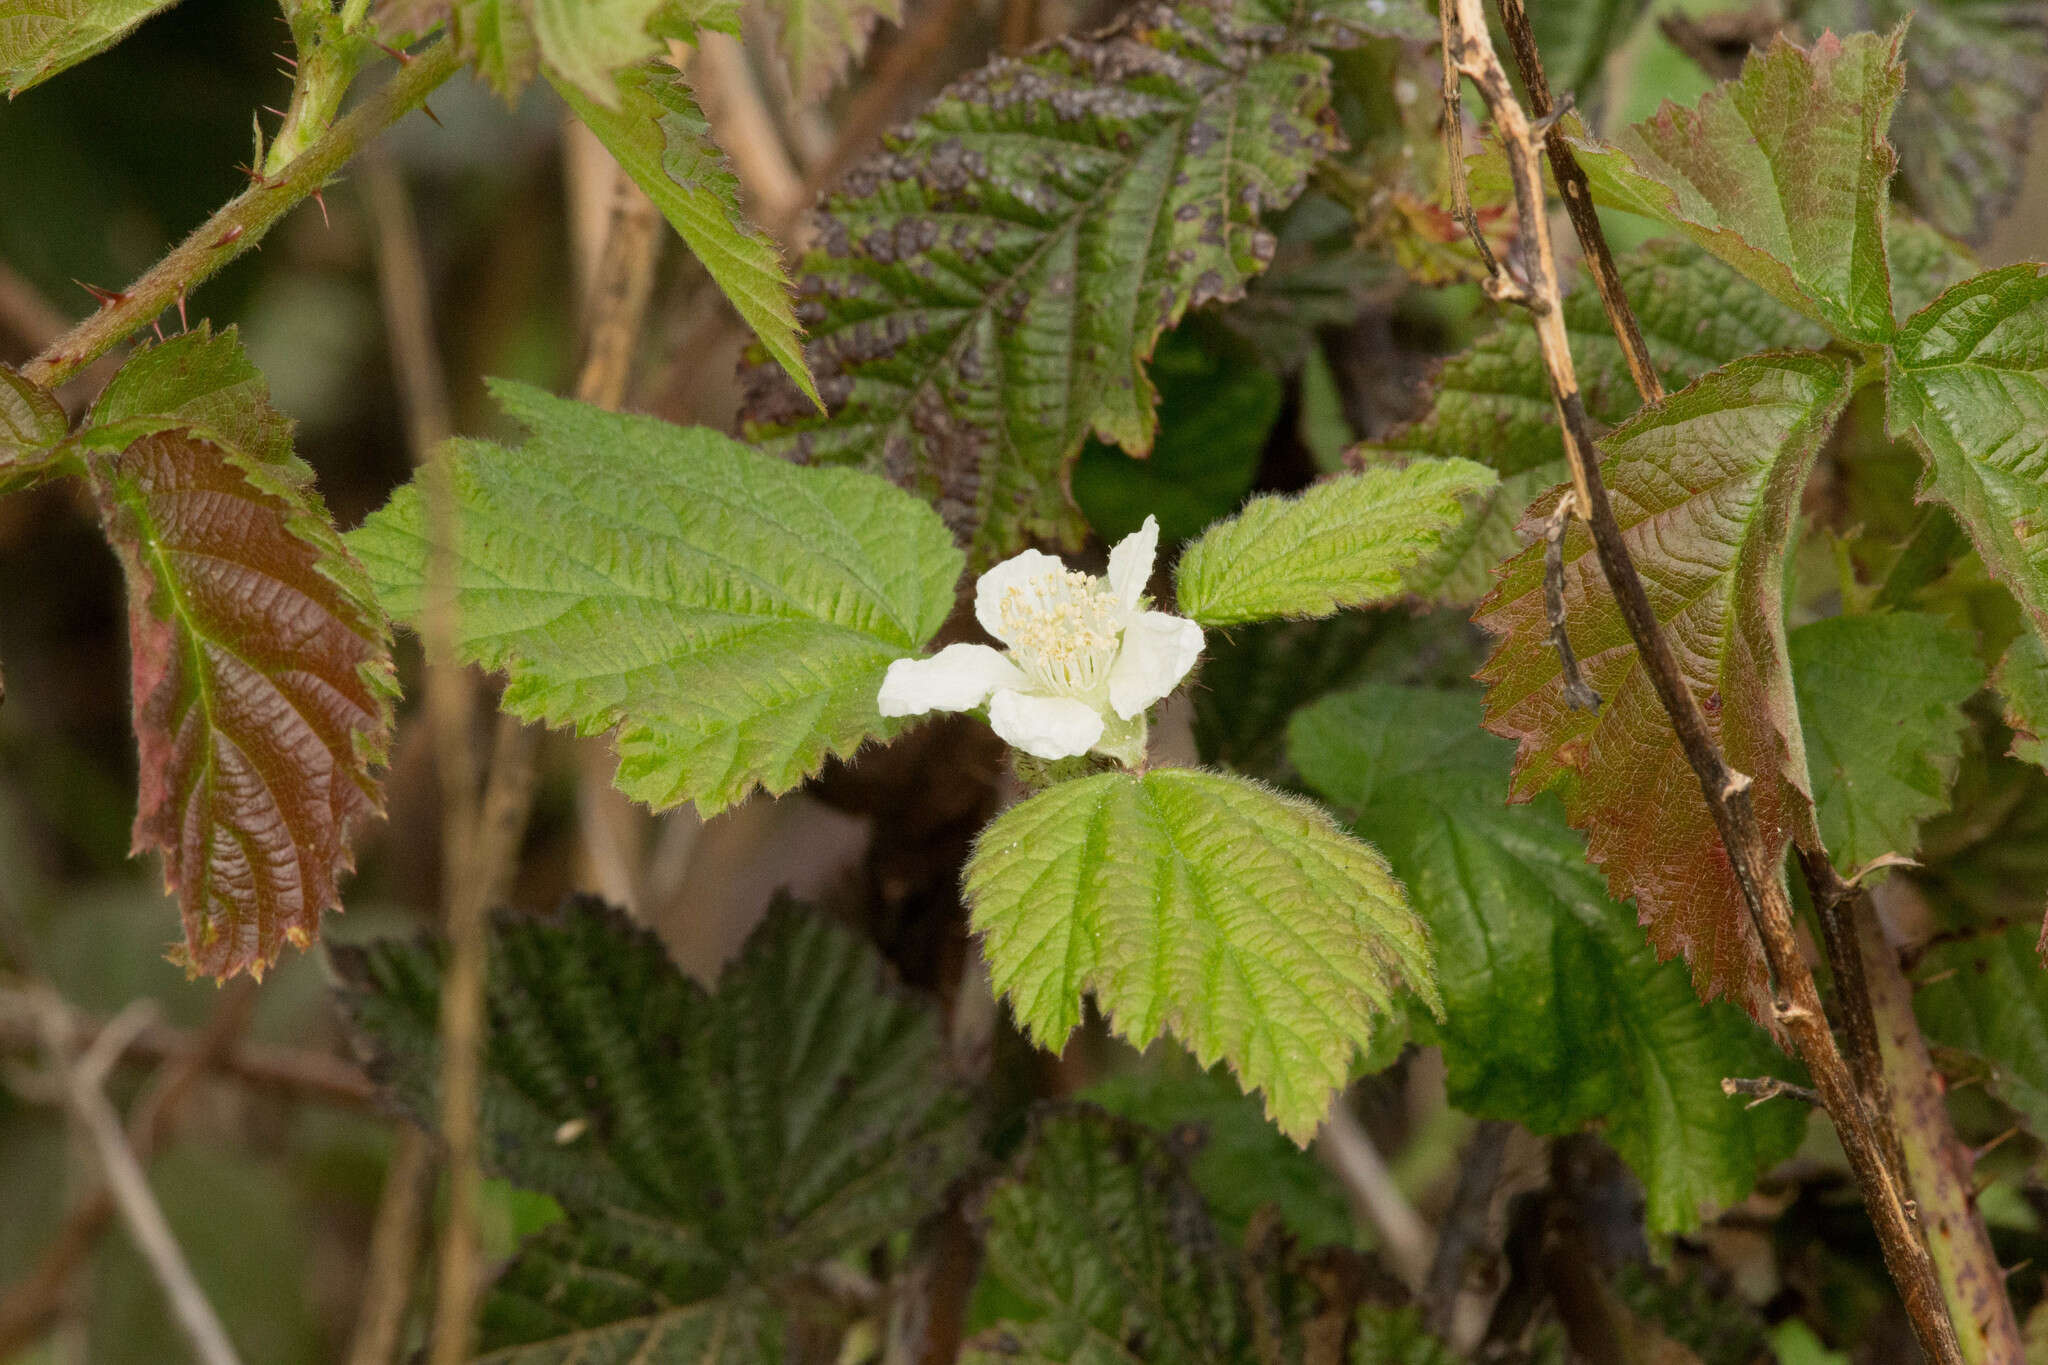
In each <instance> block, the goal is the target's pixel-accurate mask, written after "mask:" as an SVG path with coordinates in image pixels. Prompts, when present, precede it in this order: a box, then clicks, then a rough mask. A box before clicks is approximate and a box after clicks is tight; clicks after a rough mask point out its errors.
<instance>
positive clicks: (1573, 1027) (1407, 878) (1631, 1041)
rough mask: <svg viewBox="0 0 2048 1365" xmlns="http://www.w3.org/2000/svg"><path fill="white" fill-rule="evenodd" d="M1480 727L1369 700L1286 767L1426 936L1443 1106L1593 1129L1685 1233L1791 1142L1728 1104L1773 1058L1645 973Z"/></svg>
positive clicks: (1576, 856) (1416, 698)
mask: <svg viewBox="0 0 2048 1365" xmlns="http://www.w3.org/2000/svg"><path fill="white" fill-rule="evenodd" d="M1478 719H1479V705H1478V699H1477V698H1476V697H1474V696H1472V695H1470V694H1469V693H1462V692H1451V691H1439V690H1424V689H1421V688H1402V687H1386V686H1377V685H1375V686H1370V687H1364V688H1360V689H1358V690H1357V691H1353V692H1345V693H1340V694H1338V695H1336V696H1332V697H1326V698H1324V699H1323V700H1322V701H1320V702H1318V703H1316V704H1315V705H1314V706H1312V707H1310V708H1308V709H1306V710H1304V711H1301V712H1299V713H1298V714H1297V715H1296V716H1295V719H1294V722H1293V724H1292V726H1291V727H1290V731H1289V751H1290V753H1291V755H1292V757H1293V760H1294V764H1295V767H1296V768H1297V769H1299V770H1300V772H1301V774H1302V776H1303V778H1304V779H1305V780H1306V781H1307V782H1308V783H1309V784H1310V785H1311V786H1313V787H1315V788H1316V789H1317V790H1318V791H1320V792H1322V793H1323V794H1324V795H1325V796H1327V797H1329V798H1330V800H1331V801H1333V802H1334V803H1336V804H1337V805H1338V806H1340V807H1342V808H1343V809H1345V810H1347V811H1349V812H1350V813H1351V815H1352V827H1353V828H1354V829H1355V830H1356V831H1357V832H1358V833H1359V834H1360V835H1361V836H1363V837H1366V838H1370V839H1372V840H1373V841H1374V842H1375V843H1377V844H1378V845H1379V846H1380V847H1381V848H1383V849H1384V850H1385V851H1386V854H1387V858H1388V861H1389V862H1390V863H1392V865H1393V868H1394V871H1395V872H1396V873H1397V874H1398V875H1399V876H1400V878H1401V880H1402V882H1403V883H1404V884H1405V885H1406V886H1407V887H1408V892H1409V895H1410V896H1411V897H1412V898H1413V900H1414V903H1415V909H1416V913H1417V914H1419V915H1421V916H1422V918H1423V920H1424V921H1425V922H1426V923H1427V924H1428V925H1429V929H1430V938H1431V941H1432V942H1433V943H1434V944H1435V946H1436V951H1437V973H1438V981H1439V983H1440V984H1441V987H1442V990H1443V995H1444V1022H1443V1023H1442V1024H1440V1025H1438V1026H1437V1027H1436V1029H1435V1033H1434V1036H1435V1038H1436V1039H1437V1040H1438V1041H1439V1042H1440V1043H1441V1045H1442V1047H1443V1050H1444V1061H1445V1063H1446V1065H1448V1067H1449V1068H1450V1088H1451V1100H1452V1102H1453V1103H1455V1104H1456V1105H1458V1107H1460V1108H1461V1109H1466V1110H1469V1111H1470V1112H1472V1113H1475V1114H1479V1115H1483V1116H1486V1117H1493V1118H1505V1119H1513V1120H1515V1121H1516V1122H1518V1123H1522V1124H1525V1125H1527V1126H1528V1127H1530V1128H1532V1129H1534V1130H1535V1131H1537V1132H1540V1133H1562V1132H1570V1131H1572V1130H1574V1129H1576V1128H1578V1127H1580V1126H1582V1125H1584V1124H1586V1123H1588V1122H1592V1121H1594V1120H1601V1121H1603V1122H1604V1128H1603V1134H1604V1136H1605V1137H1606V1139H1607V1140H1608V1141H1609V1142H1611V1143H1613V1144H1614V1146H1615V1149H1616V1150H1617V1151H1619V1152H1620V1153H1621V1155H1622V1157H1623V1158H1624V1159H1625V1160H1627V1162H1628V1163H1629V1165H1630V1166H1631V1167H1633V1168H1634V1170H1635V1172H1636V1174H1637V1175H1638V1176H1639V1177H1641V1179H1642V1182H1643V1188H1644V1190H1645V1192H1646V1194H1647V1196H1648V1199H1649V1219H1650V1224H1651V1226H1652V1227H1653V1228H1655V1229H1657V1230H1658V1231H1661V1232H1669V1231H1679V1230H1684V1229H1688V1228H1691V1227H1694V1226H1696V1225H1697V1224H1698V1223H1699V1220H1700V1216H1701V1211H1702V1209H1704V1208H1706V1207H1708V1206H1722V1207H1725V1206H1727V1205H1729V1204H1732V1203H1734V1202H1736V1201H1738V1200H1740V1199H1741V1198H1742V1197H1743V1196H1745V1195H1746V1194H1748V1192H1749V1190H1750V1188H1751V1186H1753V1185H1754V1184H1755V1182H1756V1177H1757V1173H1758V1172H1759V1171H1760V1170H1762V1169H1764V1168H1766V1167H1768V1166H1769V1165H1771V1164H1772V1163H1774V1162H1776V1161H1778V1160H1780V1159H1782V1158H1784V1157H1786V1156H1788V1155H1790V1154H1791V1152H1792V1150H1793V1149H1794V1148H1795V1147H1796V1146H1797V1145H1798V1143H1799V1138H1800V1134H1801V1133H1802V1131H1803V1130H1804V1126H1805V1125H1804V1123H1803V1121H1802V1116H1801V1115H1800V1114H1799V1113H1797V1112H1796V1111H1792V1110H1789V1109H1788V1108H1786V1107H1780V1108H1778V1109H1776V1110H1772V1109H1770V1108H1768V1107H1766V1108H1764V1109H1747V1108H1744V1107H1743V1106H1742V1105H1740V1104H1739V1103H1737V1102H1735V1101H1731V1100H1730V1099H1729V1098H1728V1097H1727V1096H1726V1095H1724V1094H1723V1093H1722V1091H1721V1079H1722V1077H1724V1076H1746V1075H1756V1074H1762V1073H1770V1072H1773V1071H1776V1070H1777V1069H1779V1068H1780V1067H1781V1066H1782V1065H1783V1062H1782V1059H1781V1057H1780V1055H1779V1054H1778V1053H1777V1052H1776V1050H1775V1049H1774V1048H1772V1046H1771V1044H1770V1040H1769V1039H1768V1038H1767V1037H1766V1036H1765V1035H1764V1033H1763V1032H1762V1030H1760V1029H1758V1028H1757V1027H1756V1025H1754V1024H1753V1023H1751V1022H1750V1021H1749V1020H1748V1019H1747V1018H1745V1017H1744V1016H1743V1014H1742V1012H1741V1011H1740V1010H1738V1009H1736V1008H1735V1007H1734V1006H1732V1005H1729V1004H1726V1003H1717V1004H1712V1005H1707V1004H1702V1003H1700V1001H1699V1000H1698V999H1697V998H1695V997H1694V995H1693V992H1692V988H1691V986H1690V984H1689V983H1688V982H1687V980H1686V973H1685V969H1684V968H1683V967H1681V966H1680V965H1679V964H1677V963H1675V962H1662V963H1660V962H1658V961H1656V959H1655V957H1654V955H1653V954H1652V952H1651V950H1650V948H1649V945H1647V944H1646V943H1645V942H1644V941H1643V933H1642V930H1641V929H1640V928H1639V927H1638V926H1637V924H1636V917H1635V915H1634V913H1633V912H1631V911H1630V910H1629V909H1628V908H1627V907H1626V906H1623V905H1620V904H1617V903H1616V902H1615V901H1613V900H1611V899H1610V898H1609V897H1608V896H1607V895H1606V894H1605V892H1604V890H1603V888H1602V886H1601V878H1600V875H1599V873H1598V872H1596V871H1595V870H1593V869H1592V868H1590V867H1588V866H1587V865H1586V861H1585V847H1584V843H1583V841H1582V840H1581V839H1580V838H1579V836H1578V835H1576V834H1574V833H1573V832H1572V831H1571V830H1570V829H1568V828H1566V826H1565V823H1564V819H1563V813H1562V811H1561V810H1560V809H1559V807H1558V805H1557V803H1556V801H1555V799H1554V798H1553V797H1551V796H1549V795H1547V794H1546V795H1543V796H1540V797H1538V798H1537V799H1536V800H1535V801H1534V802H1533V803H1531V804H1529V805H1525V806H1509V805H1507V804H1506V797H1507V793H1508V782H1507V775H1508V767H1509V763H1510V760H1511V758H1512V754H1511V752H1510V746H1509V745H1508V744H1507V743H1506V741H1504V740H1500V739H1497V738H1495V737H1494V736H1492V735H1489V734H1487V733H1485V732H1484V731H1483V730H1481V729H1479V727H1478V724H1477V722H1478Z"/></svg>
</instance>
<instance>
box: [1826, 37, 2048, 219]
mask: <svg viewBox="0 0 2048 1365" xmlns="http://www.w3.org/2000/svg"><path fill="white" fill-rule="evenodd" d="M1799 17H1800V19H1801V20H1802V21H1803V23H1804V24H1805V26H1806V28H1807V31H1808V32H1812V33H1818V32H1820V31H1821V30H1823V29H1833V30H1834V31H1835V32H1836V33H1848V32H1852V31H1855V30H1858V29H1889V28H1891V27H1893V26H1894V25H1896V24H1898V23H1899V22H1900V21H1902V20H1905V19H1907V18H1909V17H1910V18H1911V21H1912V23H1911V27H1909V28H1908V29H1907V30H1906V47H1905V58H1906V67H1907V70H1908V71H1909V72H1910V73H1911V78H1910V79H1909V80H1908V81H1907V82H1906V91H1905V95H1904V97H1903V98H1902V99H1901V100H1900V101H1899V112H1898V117H1897V118H1896V119H1895V120H1894V123H1893V127H1894V129H1895V130H1896V131H1897V133H1898V144H1899V178H1900V179H1901V180H1902V181H1903V182H1904V183H1905V187H1906V192H1907V194H1908V195H1910V196H1911V198H1912V200H1913V203H1914V204H1915V205H1916V206H1917V207H1918V208H1919V209H1920V211H1921V212H1922V213H1924V214H1925V215H1926V216H1927V217H1928V218H1929V219H1931V220H1932V221H1933V222H1934V224H1935V225H1936V226H1937V227H1940V228H1942V229H1943V230H1944V231H1947V232H1951V233H1954V234H1955V235H1956V236H1958V237H1963V238H1967V239H1969V240H1971V241H1981V240H1982V239H1983V237H1984V235H1985V234H1986V233H1987V232H1988V231H1989V230H1990V228H1991V225H1992V224H1993V223H1995V222H1997V221H1998V220H1999V219H2000V218H2003V217H2004V216H2005V214H2006V211H2007V210H2008V209H2010V208H2011V207H2012V202H2013V198H2014V196H2015V195H2016V194H2018V192H2019V187H2020V175H2021V171H2022V168H2023V164H2024V162H2025V160H2026V151H2027V131H2028V128H2029V127H2030V125H2031V124H2032V123H2033V121H2034V118H2035V116H2036V115H2037V114H2039V113H2040V110H2041V98H2042V96H2043V95H2044V94H2048V6H2044V5H2042V4H2040V3H2038V0H2018V3H2014V2H2013V0H1920V2H1919V3H1912V4H1908V3H1903V2H1902V0H1814V3H1809V4H1806V5H1804V6H1802V7H1800V9H1799Z"/></svg>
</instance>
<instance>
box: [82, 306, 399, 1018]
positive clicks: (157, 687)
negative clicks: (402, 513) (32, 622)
mask: <svg viewBox="0 0 2048 1365" xmlns="http://www.w3.org/2000/svg"><path fill="white" fill-rule="evenodd" d="M266 398H267V394H266V391H265V389H264V386H263V381H262V377H261V376H260V375H258V374H257V373H256V371H255V370H254V368H253V367H251V366H250V365H249V363H248V361H247V359H246V358H245V357H244V356H243V355H242V351H241V347H240V345H239V343H238V342H237V341H236V340H235V338H234V336H233V335H232V334H226V335H222V336H219V337H209V336H206V335H205V334H203V333H192V334H189V335H188V336H185V337H181V338H179V339H178V340H176V341H174V342H170V343H167V344H165V345H162V346H157V347H152V348H149V349H146V350H143V351H140V352H138V353H137V354H136V356H135V358H134V359H132V360H131V361H129V363H128V364H127V365H126V366H125V367H124V368H123V370H122V371H121V373H120V374H119V375H117V376H116V377H115V379H114V380H113V382H112V383H111V384H109V386H108V388H107V390H106V392H105V393H104V394H103V395H102V396H101V399H100V402H99V403H98V404H97V405H95V407H94V409H93V412H92V415H91V417H90V418H89V419H88V430H87V433H86V435H85V436H84V437H83V438H81V439H82V442H83V443H84V444H85V445H87V446H88V447H89V448H91V450H92V453H91V455H90V456H89V459H88V469H89V472H90V481H91V484H92V488H93V492H94V496H95V497H96V499H97V501H98V503H99V507H100V515H101V521H102V524H103V526H104V529H105V531H106V535H107V539H108V541H109V543H110V544H112V545H113V547H114V549H115V552H116V553H117V554H118V555H119V556H120V559H121V565H122V569H123V570H124V572H125V574H126V577H127V580H128V594H129V611H128V632H129V645H130V651H131V654H132V660H131V663H132V668H133V680H132V681H133V688H134V716H135V734H136V743H137V747H138V749H139V751H140V760H141V761H140V773H141V792H140V800H139V803H138V808H137V811H136V816H135V831H134V844H135V851H136V852H138V853H141V852H144V851H146V850H151V849H154V850H157V851H160V852H161V853H162V854H163V856H164V880H165V884H166V886H167V887H168V889H170V890H171V891H173V892H174V893H175V894H176V895H177V898H178V904H179V908H180V910H181V912H182V915H183V919H184V926H185V946H184V950H183V959H184V961H185V963H186V965H187V966H188V967H190V968H191V969H192V970H194V971H198V972H204V973H206V974H207V975H209V976H215V977H221V978H226V977H230V976H233V975H234V974H236V973H237V972H241V971H248V972H251V973H252V974H255V975H259V976H260V975H261V974H262V972H263V971H264V969H265V968H267V967H268V966H269V965H270V964H271V963H272V962H274V961H275V960H276V959H277V956H278V954H279V953H280V952H282V951H283V949H284V947H285V945H286V944H287V943H290V944H293V945H295V946H298V947H301V948H303V947H305V946H306V945H307V944H308V943H309V942H311V941H312V939H313V937H314V936H315V935H317V934H318V933H319V930H320V915H321V913H322V912H323V911H325V910H327V909H328V908H330V907H332V906H335V905H338V904H339V901H340V893H339V890H338V887H337V880H338V878H339V876H340V875H341V874H342V873H344V872H346V871H348V870H349V869H350V868H351V867H353V866H354V854H353V852H352V850H351V847H350V842H351V840H352V838H353V836H354V834H355V832H356V830H357V829H358V828H359V827H360V826H362V825H363V824H364V823H365V822H366V821H367V820H368V819H370V818H371V817H372V816H375V815H378V814H381V812H382V810H383V795H382V791H381V789H380V786H379V784H378V781H377V779H376V778H375V776H374V775H373V773H372V769H373V767H374V766H375V765H377V764H379V763H381V762H382V761H383V759H384V753H385V749H386V747H387V745H388V743H389V740H390V730H391V699H392V696H393V695H394V693H395V690H396V689H395V685H394V684H393V682H392V678H391V660H390V650H389V641H388V638H387V629H386V625H385V621H384V618H383V616H382V615H381V614H380V613H379V612H378V611H377V608H376V606H375V604H374V599H373V597H372V594H371V592H370V587H369V583H368V580H367V579H365V578H364V576H363V573H362V570H361V569H360V568H359V567H358V566H357V564H356V563H355V561H354V560H353V559H352V558H351V557H350V556H349V553H348V551H347V549H346V548H345V547H344V546H343V544H342V540H341V537H340V535H339V534H338V533H337V532H336V531H335V529H334V526H333V523H332V522H331V521H330V520H329V518H328V515H327V510H326V508H325V507H324V506H323V505H322V504H321V501H320V498H319V495H318V494H317V493H316V492H314V490H313V487H312V472H311V471H310V470H309V469H307V468H306V466H305V465H304V464H303V463H301V462H300V461H299V460H298V459H297V457H295V456H294V455H293V454H292V453H291V438H290V430H291V428H290V423H289V421H288V420H287V419H285V418H283V417H282V416H280V415H279V414H278V413H276V412H275V411H274V410H272V409H271V408H270V407H269V405H268V403H267V401H266ZM152 406H154V408H155V411H153V412H146V411H144V410H143V409H145V408H150V407H152Z"/></svg>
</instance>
